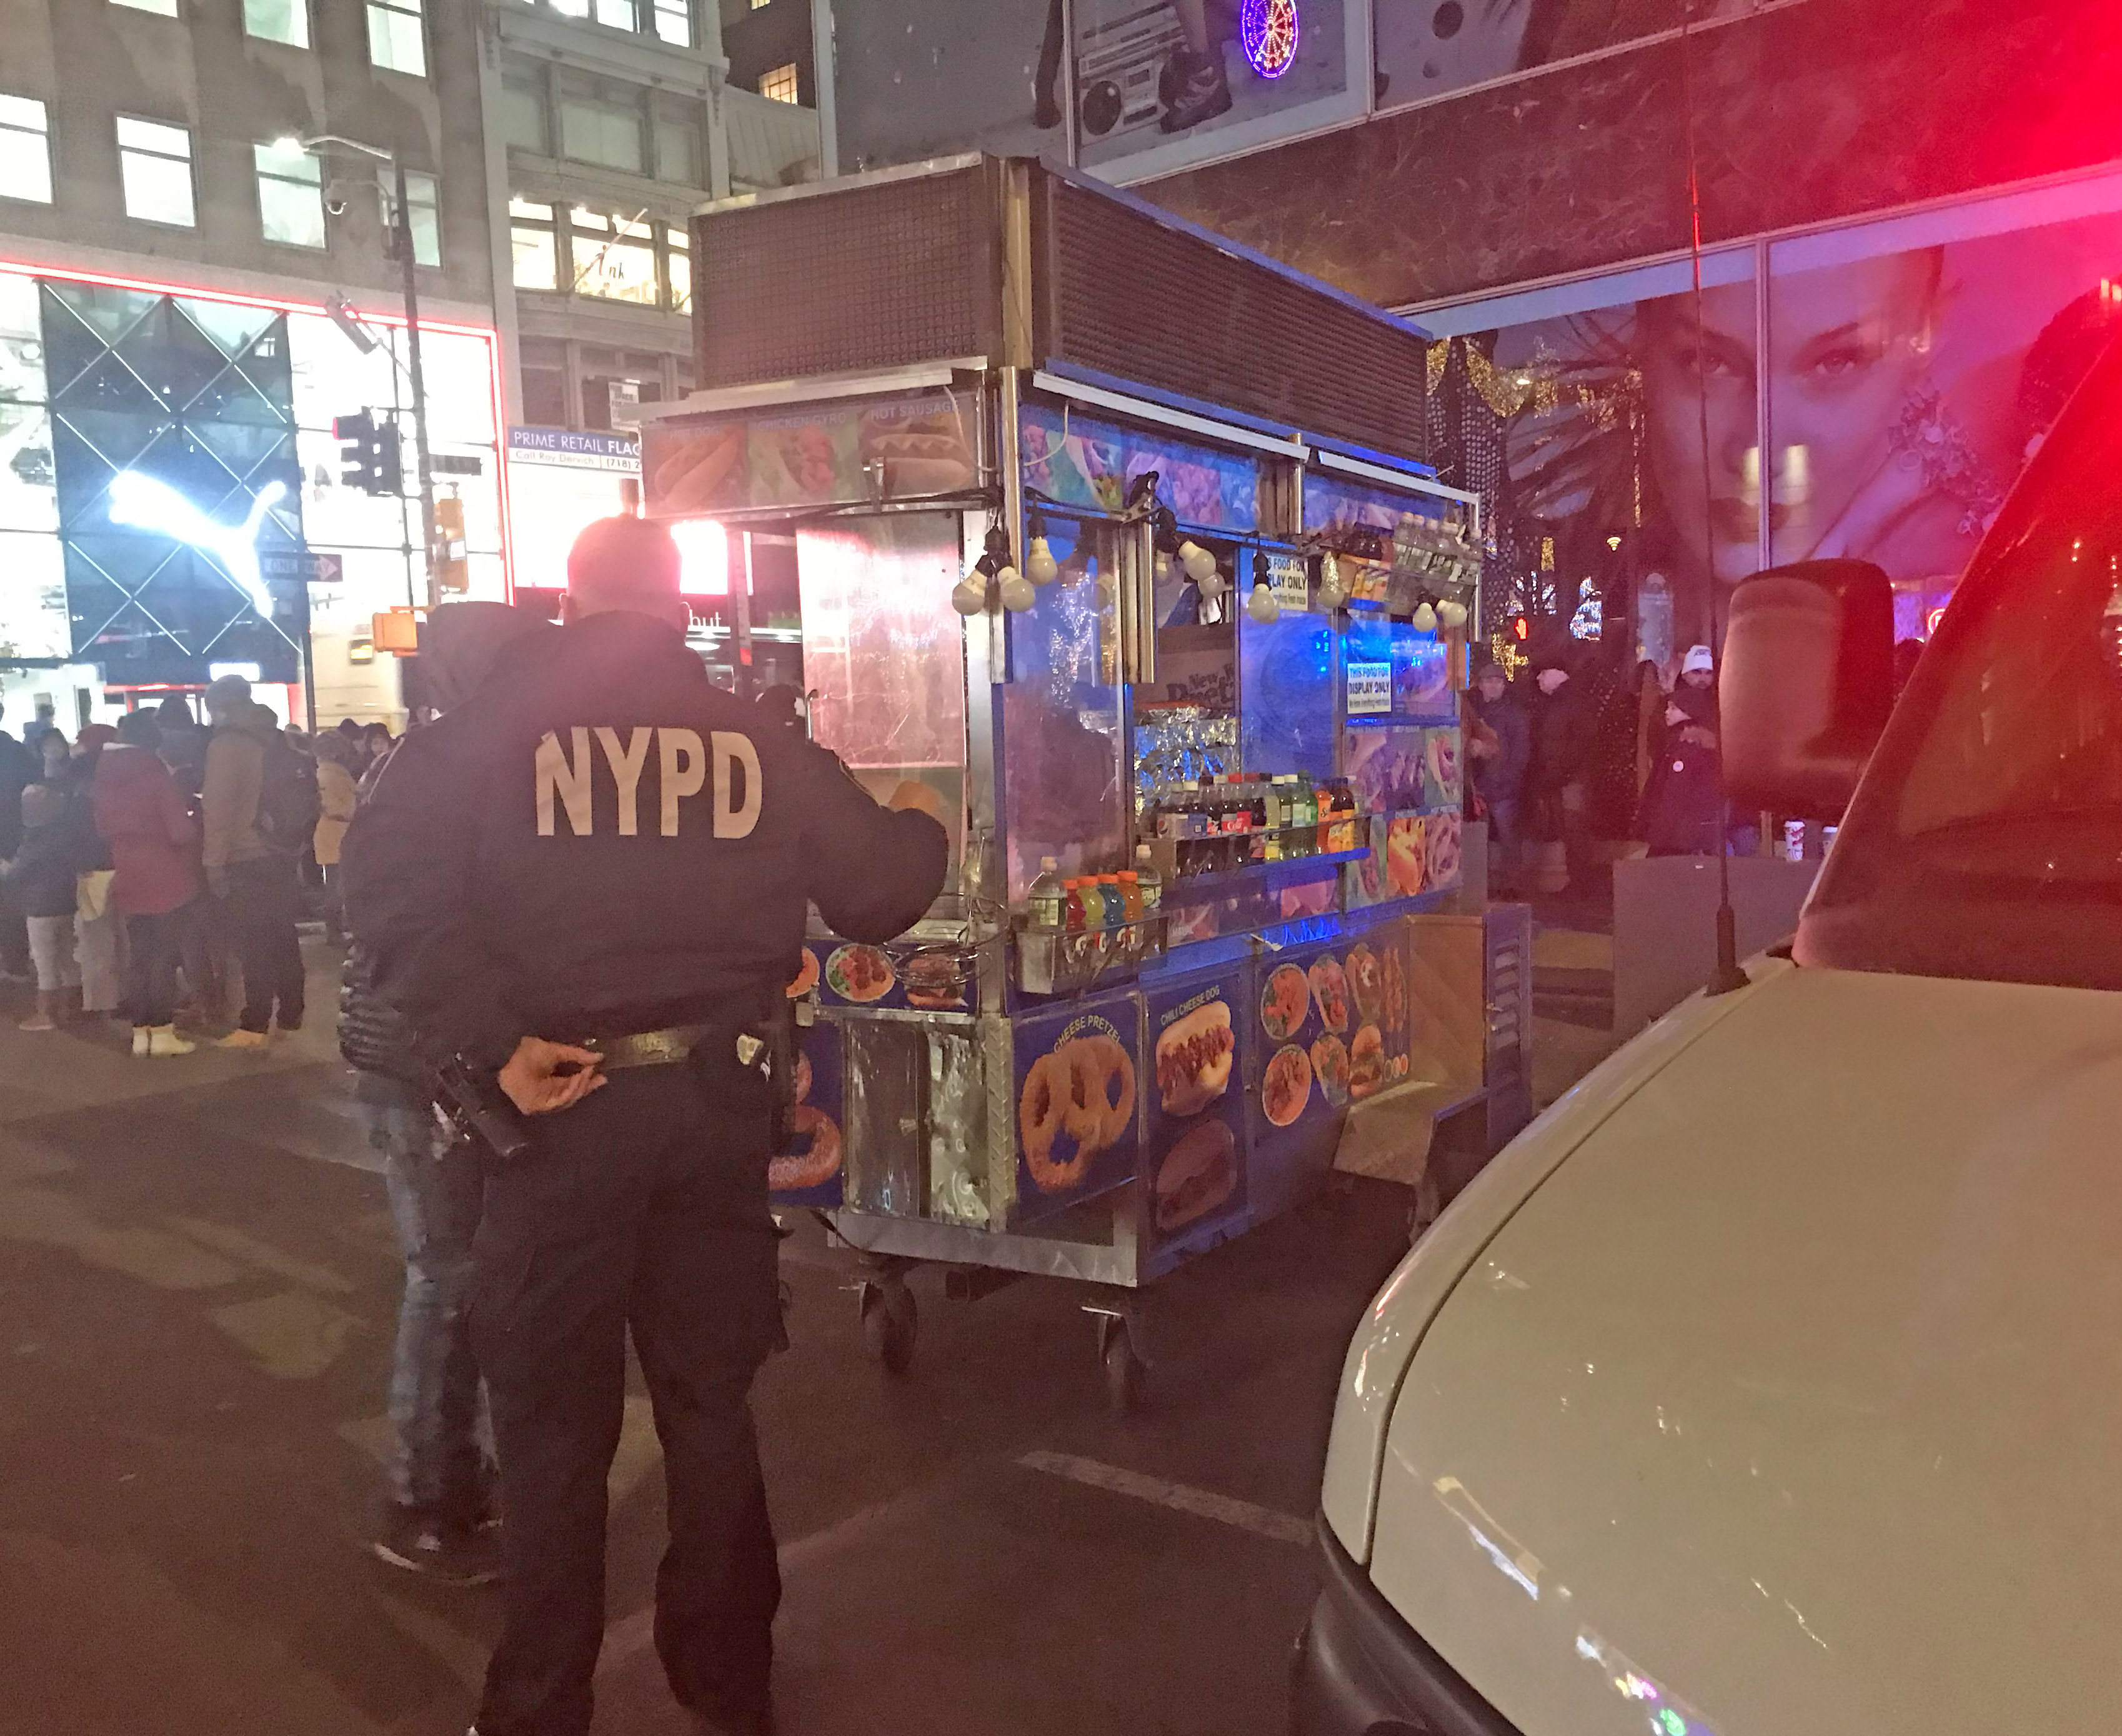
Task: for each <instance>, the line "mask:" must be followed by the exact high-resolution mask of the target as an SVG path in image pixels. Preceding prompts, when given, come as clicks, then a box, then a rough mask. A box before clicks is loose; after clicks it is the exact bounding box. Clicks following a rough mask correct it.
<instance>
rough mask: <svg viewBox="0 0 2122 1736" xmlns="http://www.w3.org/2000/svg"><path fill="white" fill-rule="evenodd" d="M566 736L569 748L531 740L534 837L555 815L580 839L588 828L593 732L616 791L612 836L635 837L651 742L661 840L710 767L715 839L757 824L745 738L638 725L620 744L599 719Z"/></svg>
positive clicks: (759, 793)
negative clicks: (615, 827) (534, 751)
mask: <svg viewBox="0 0 2122 1736" xmlns="http://www.w3.org/2000/svg"><path fill="white" fill-rule="evenodd" d="M593 736H594V737H596V745H597V746H598V747H600V748H601V749H602V750H603V752H604V759H605V765H608V766H610V769H611V776H612V783H613V784H614V785H615V788H616V791H617V796H618V801H617V803H616V808H615V812H617V815H618V819H619V832H618V835H619V836H620V837H622V838H633V837H638V835H640V831H641V808H640V791H641V774H642V773H643V770H646V769H647V765H648V756H649V750H650V749H651V747H653V748H654V749H655V752H656V788H657V793H658V794H659V795H660V796H661V812H660V813H659V814H658V815H657V820H658V826H657V830H658V831H660V832H661V835H663V836H664V837H666V838H675V837H676V836H677V835H678V825H679V821H680V815H681V812H682V810H681V809H680V805H679V804H680V803H681V802H684V801H685V798H687V797H689V796H697V795H698V794H699V793H700V792H701V790H703V788H706V787H707V783H708V771H709V767H710V765H712V767H713V776H714V835H715V836H716V837H717V838H748V837H750V835H751V831H752V828H753V827H754V826H757V825H758V824H759V807H760V800H761V799H762V798H764V795H765V793H766V786H765V784H764V782H763V781H762V780H761V779H760V773H759V750H758V749H757V748H755V747H754V746H752V744H751V739H750V737H748V736H744V735H740V734H739V733H737V732H736V731H735V730H725V729H717V730H714V731H712V732H710V733H709V735H708V739H707V741H706V742H702V741H701V740H700V733H699V731H698V730H696V729H673V728H661V727H659V728H649V727H647V725H643V727H641V728H638V729H635V730H633V732H631V733H630V734H629V736H628V737H627V738H626V739H625V740H624V742H622V741H621V740H620V739H619V732H618V731H617V730H615V729H613V728H610V727H609V726H608V725H605V724H602V723H600V724H598V725H597V726H596V728H589V727H588V726H587V725H584V724H581V723H577V724H576V725H575V726H574V728H572V729H570V730H569V731H568V737H569V738H570V745H569V746H566V747H563V746H561V745H560V738H559V736H557V735H555V734H554V732H552V731H550V730H548V731H547V732H545V739H544V740H543V741H541V742H539V744H538V835H539V836H540V837H541V838H550V837H552V836H553V835H554V826H555V823H556V821H557V820H558V817H559V813H564V814H566V816H567V817H568V831H571V832H572V833H573V834H574V835H575V836H576V837H577V838H587V837H589V836H590V835H591V834H592V833H594V832H595V831H596V809H597V802H596V795H595V793H594V779H593V777H592V773H593V770H594V769H595V763H596V762H595V760H593V759H592V757H591V751H590V738H591V737H593ZM556 808H557V810H558V812H555V810H556Z"/></svg>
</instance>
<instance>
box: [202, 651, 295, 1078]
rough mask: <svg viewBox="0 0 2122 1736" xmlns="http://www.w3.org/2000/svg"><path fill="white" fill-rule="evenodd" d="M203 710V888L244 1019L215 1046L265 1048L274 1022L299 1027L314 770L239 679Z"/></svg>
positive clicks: (216, 688) (214, 692)
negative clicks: (221, 930) (221, 929)
mask: <svg viewBox="0 0 2122 1736" xmlns="http://www.w3.org/2000/svg"><path fill="white" fill-rule="evenodd" d="M206 709H207V716H208V718H209V719H211V720H212V722H213V737H212V739H211V740H210V741H209V742H208V744H207V750H206V779H205V786H204V788H203V792H202V794H201V809H202V812H203V817H204V830H205V834H206V840H205V850H204V853H203V854H204V858H205V866H206V877H207V884H208V887H211V888H212V889H213V894H214V896H216V897H217V898H218V899H219V900H220V901H221V902H222V911H223V913H224V915H225V916H226V918H227V927H228V932H229V934H230V935H231V938H233V939H234V941H235V943H236V957H237V959H238V960H239V961H240V962H241V964H242V966H243V1011H242V1013H241V1015H240V1016H239V1018H238V1019H237V1022H236V1029H235V1030H233V1031H231V1032H229V1034H228V1035H227V1036H225V1037H223V1038H222V1039H221V1042H220V1045H219V1046H220V1047H222V1048H224V1049H263V1048H264V1047H265V1046H267V1044H268V1043H269V1042H270V1041H271V1040H272V1032H273V1027H274V1024H275V1022H276V1021H277V1022H278V1027H279V1029H280V1030H282V1031H283V1032H288V1031H299V1030H300V1029H301V1025H302V991H303V980H302V949H301V942H300V941H299V940H298V939H297V937H296V934H295V922H296V918H297V915H298V914H299V913H300V910H301V883H300V881H299V879H298V877H297V868H298V866H299V863H300V860H301V852H302V848H303V846H304V845H306V843H307V842H308V841H309V839H310V837H311V834H312V833H313V832H314V831H315V829H316V824H317V816H318V812H319V802H318V800H317V779H316V768H315V765H314V764H313V763H312V762H311V761H309V760H306V759H304V758H303V757H302V756H301V755H300V754H298V753H297V752H296V751H295V750H294V748H293V747H292V746H290V745H289V744H288V742H287V737H284V736H283V735H282V734H281V733H280V730H279V726H278V723H276V721H275V720H274V718H273V714H272V713H271V712H269V711H268V710H267V709H265V708H264V706H263V705H259V704H255V702H254V701H253V700H252V699H251V697H250V683H249V682H248V681H245V680H244V679H243V677H242V676H236V675H225V676H222V677H221V679H220V680H219V681H216V682H215V683H214V684H213V686H211V687H209V688H208V689H207V690H206Z"/></svg>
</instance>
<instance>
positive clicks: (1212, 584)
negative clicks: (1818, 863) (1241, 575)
mask: <svg viewBox="0 0 2122 1736" xmlns="http://www.w3.org/2000/svg"><path fill="white" fill-rule="evenodd" d="M1194 583H1196V585H1197V586H1199V589H1200V592H1201V595H1202V596H1203V597H1206V598H1209V599H1211V600H1213V599H1214V598H1216V597H1221V596H1222V594H1223V593H1224V592H1226V591H1227V590H1229V589H1230V588H1231V582H1230V581H1229V580H1228V579H1227V578H1224V577H1223V573H1222V568H1220V567H1218V566H1216V565H1215V564H1213V561H1212V563H1211V564H1210V566H1209V568H1208V575H1207V577H1205V578H1200V579H1197V580H1195V581H1194Z"/></svg>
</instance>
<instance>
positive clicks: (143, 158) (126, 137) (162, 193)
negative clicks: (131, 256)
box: [118, 115, 199, 229]
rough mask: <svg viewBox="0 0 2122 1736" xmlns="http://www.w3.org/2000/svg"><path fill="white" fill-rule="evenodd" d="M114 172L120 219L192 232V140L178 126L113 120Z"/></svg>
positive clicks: (194, 223)
mask: <svg viewBox="0 0 2122 1736" xmlns="http://www.w3.org/2000/svg"><path fill="white" fill-rule="evenodd" d="M118 173H119V179H120V180H121V181H123V183H124V188H125V214H126V215H127V216H128V217H135V218H139V220H140V221H141V222H143V223H168V224H171V225H172V226H174V227H176V228H179V229H190V228H194V227H197V225H198V222H199V215H198V212H197V210H196V208H194V204H193V202H192V135H191V134H190V133H189V132H188V131H187V130H186V129H185V128H183V127H171V126H165V125H163V124H162V123H161V122H160V121H155V120H130V119H127V118H126V117H125V116H124V115H119V117H118Z"/></svg>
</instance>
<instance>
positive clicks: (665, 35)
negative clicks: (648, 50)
mask: <svg viewBox="0 0 2122 1736" xmlns="http://www.w3.org/2000/svg"><path fill="white" fill-rule="evenodd" d="M753 3H754V4H757V0H753ZM656 34H657V35H658V36H660V37H661V38H662V39H663V40H664V41H666V42H668V43H673V44H675V45H676V46H678V47H679V48H681V49H689V48H690V47H692V45H693V9H692V7H690V6H689V5H688V4H687V3H686V0H656Z"/></svg>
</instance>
